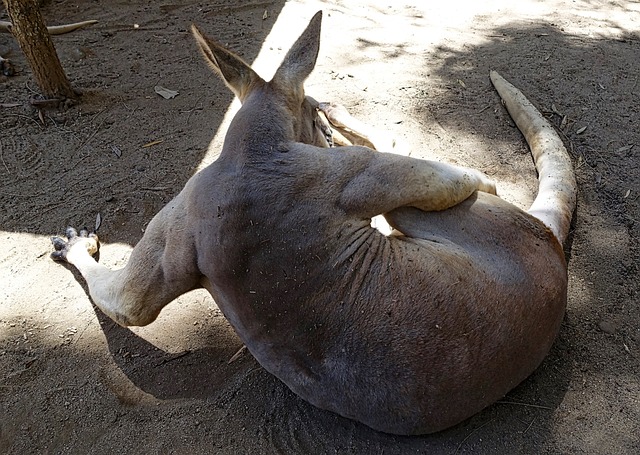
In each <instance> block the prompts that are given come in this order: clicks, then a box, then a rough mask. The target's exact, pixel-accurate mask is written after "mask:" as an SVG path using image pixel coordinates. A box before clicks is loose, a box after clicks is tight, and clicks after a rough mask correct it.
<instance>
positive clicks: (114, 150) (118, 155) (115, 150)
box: [111, 145, 122, 158]
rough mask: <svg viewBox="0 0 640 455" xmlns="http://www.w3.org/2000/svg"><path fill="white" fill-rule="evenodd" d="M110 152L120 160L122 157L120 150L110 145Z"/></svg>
mask: <svg viewBox="0 0 640 455" xmlns="http://www.w3.org/2000/svg"><path fill="white" fill-rule="evenodd" d="M111 151H112V152H113V153H115V155H116V156H117V157H118V158H120V157H121V156H122V150H120V148H119V147H118V146H117V145H112V146H111Z"/></svg>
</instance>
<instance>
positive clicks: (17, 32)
mask: <svg viewBox="0 0 640 455" xmlns="http://www.w3.org/2000/svg"><path fill="white" fill-rule="evenodd" d="M4 4H5V7H6V9H7V13H8V15H9V19H10V20H11V23H12V26H11V33H12V34H13V36H14V37H15V38H16V41H18V44H19V45H20V49H22V52H23V53H24V55H25V57H26V59H27V62H28V63H29V66H30V67H31V70H32V72H33V77H34V79H35V80H36V83H37V84H38V86H39V87H40V90H41V91H42V94H43V95H44V96H45V97H46V98H63V99H64V98H72V99H75V98H77V94H76V92H75V91H74V90H73V88H72V87H71V84H70V83H69V79H67V75H66V74H65V72H64V69H63V68H62V65H61V64H60V59H59V58H58V54H57V53H56V49H55V47H54V46H53V41H52V40H51V37H50V36H49V32H48V31H47V27H46V26H45V24H44V20H43V18H42V15H41V14H40V9H39V8H38V3H37V1H36V0H4Z"/></svg>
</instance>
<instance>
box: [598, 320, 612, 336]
mask: <svg viewBox="0 0 640 455" xmlns="http://www.w3.org/2000/svg"><path fill="white" fill-rule="evenodd" d="M598 328H599V329H600V330H602V331H603V332H604V333H608V334H610V335H613V334H614V333H616V326H615V325H613V324H612V323H611V322H607V321H600V322H599V323H598Z"/></svg>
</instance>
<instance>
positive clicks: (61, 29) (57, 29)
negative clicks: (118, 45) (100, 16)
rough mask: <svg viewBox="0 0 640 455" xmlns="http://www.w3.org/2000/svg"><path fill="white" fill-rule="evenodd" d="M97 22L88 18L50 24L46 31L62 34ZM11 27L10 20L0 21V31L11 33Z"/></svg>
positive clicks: (51, 33) (52, 33)
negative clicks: (68, 22) (61, 23)
mask: <svg viewBox="0 0 640 455" xmlns="http://www.w3.org/2000/svg"><path fill="white" fill-rule="evenodd" d="M97 23H98V21H96V20H90V21H82V22H75V23H73V24H64V25H52V26H50V27H47V31H48V32H49V35H64V34H65V33H69V32H73V31H74V30H78V29H81V28H84V27H88V26H90V25H93V24H97ZM11 27H13V25H12V24H11V22H7V21H0V33H11Z"/></svg>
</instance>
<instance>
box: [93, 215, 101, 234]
mask: <svg viewBox="0 0 640 455" xmlns="http://www.w3.org/2000/svg"><path fill="white" fill-rule="evenodd" d="M101 224H102V215H100V213H98V214H97V215H96V228H95V229H94V230H93V231H94V232H98V229H100V225H101Z"/></svg>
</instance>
